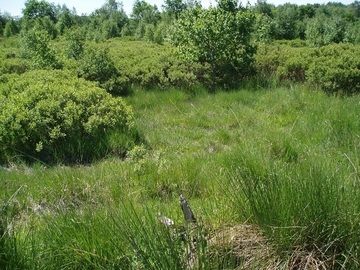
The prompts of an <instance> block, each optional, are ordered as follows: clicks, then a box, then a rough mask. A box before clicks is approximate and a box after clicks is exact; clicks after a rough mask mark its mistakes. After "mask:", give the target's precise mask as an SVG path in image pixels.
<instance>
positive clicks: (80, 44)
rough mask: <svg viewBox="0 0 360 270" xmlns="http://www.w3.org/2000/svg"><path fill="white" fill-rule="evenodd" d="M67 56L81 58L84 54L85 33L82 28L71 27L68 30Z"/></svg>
mask: <svg viewBox="0 0 360 270" xmlns="http://www.w3.org/2000/svg"><path fill="white" fill-rule="evenodd" d="M66 40H67V42H68V44H67V53H66V54H67V57H68V58H74V59H76V60H79V59H81V58H82V56H83V54H84V45H85V35H84V33H83V31H82V29H81V28H71V29H69V30H67V32H66Z"/></svg>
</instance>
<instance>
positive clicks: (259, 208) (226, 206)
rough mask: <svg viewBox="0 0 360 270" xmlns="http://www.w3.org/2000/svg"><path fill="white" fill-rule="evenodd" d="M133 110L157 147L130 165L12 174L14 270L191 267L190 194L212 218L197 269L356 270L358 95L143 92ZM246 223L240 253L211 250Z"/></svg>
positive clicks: (4, 173) (226, 246)
mask: <svg viewBox="0 0 360 270" xmlns="http://www.w3.org/2000/svg"><path fill="white" fill-rule="evenodd" d="M126 102H127V103H129V104H131V105H132V106H133V108H134V112H135V114H136V126H137V128H138V130H139V132H140V133H141V134H142V135H143V136H144V138H145V141H144V145H143V146H139V147H138V148H136V149H134V150H133V151H132V154H131V155H130V154H129V155H128V158H126V159H125V160H122V159H116V158H109V159H105V160H103V161H101V162H98V163H94V164H91V165H89V166H74V167H66V166H55V167H46V166H44V164H35V165H33V166H31V167H27V166H25V165H21V164H16V165H13V166H10V167H6V168H0V179H1V181H0V185H1V188H0V201H1V202H2V209H3V210H2V219H1V223H0V227H1V228H0V232H1V236H0V237H1V240H0V244H1V251H0V252H1V255H0V261H1V265H5V269H19V268H21V269H184V267H185V265H186V263H187V262H186V259H185V258H186V250H187V249H188V244H189V241H190V240H186V241H181V239H180V238H181V237H180V236H179V231H184V230H185V231H188V232H189V231H191V230H192V228H186V224H185V221H184V218H183V216H182V212H181V210H180V208H179V203H178V196H179V194H180V193H182V194H183V195H184V196H185V197H186V198H187V199H188V200H189V202H190V205H191V206H192V209H193V211H194V213H195V215H196V217H198V219H200V220H201V222H200V226H199V228H197V229H196V230H195V232H192V233H188V234H187V235H188V237H191V236H192V235H195V236H196V237H197V240H198V245H197V250H196V251H194V254H196V256H197V258H198V261H199V264H197V266H196V267H197V268H198V269H226V268H227V269H229V268H230V269H233V268H235V267H236V266H241V265H243V267H244V268H246V269H249V267H252V268H253V269H261V268H262V269H264V268H266V267H269V265H276V267H275V266H273V267H272V269H274V268H281V267H282V268H283V269H286V268H291V266H292V267H293V269H295V268H296V267H295V266H298V267H300V268H301V263H303V264H302V266H304V265H305V263H304V261H306V260H305V259H307V261H308V262H312V263H313V265H315V264H316V263H318V264H320V263H321V262H323V263H327V266H328V268H329V269H341V268H346V269H358V267H359V260H360V256H359V248H358V246H359V240H358V238H359V237H358V232H359V229H360V228H359V224H360V216H359V212H360V211H359V210H360V209H359V208H360V204H359V201H360V195H359V170H360V168H359V165H360V162H359V156H358V149H359V147H360V145H359V144H360V137H359V134H360V123H359V121H360V120H359V118H358V115H360V107H359V102H360V97H359V96H347V97H336V96H327V95H325V94H324V93H322V92H320V91H316V90H308V89H304V88H302V87H289V88H276V89H274V90H258V91H250V90H239V91H234V92H217V93H214V94H206V93H203V92H201V91H200V92H199V93H197V94H190V93H185V92H181V91H176V90H168V91H140V90H139V91H134V95H133V96H130V97H127V98H126ZM157 212H161V213H162V214H164V215H166V216H168V217H170V218H172V219H173V220H174V221H175V223H176V224H177V226H176V227H175V228H174V229H166V228H164V227H163V226H162V224H160V223H159V222H158V221H157V220H156V213H157ZM240 225H241V226H242V225H244V226H245V225H246V226H249V227H246V228H251V229H248V230H245V231H244V232H242V231H241V230H240V229H239V230H235V232H233V235H231V237H230V236H229V238H232V239H235V240H234V241H235V242H231V243H230V242H229V243H228V242H227V240H226V239H227V238H225V237H224V240H223V242H222V241H218V243H216V244H214V243H213V241H212V240H211V239H213V237H214V235H218V234H224V235H225V234H226V233H225V232H226V230H225V229H224V228H226V227H230V228H238V227H236V226H240ZM244 228H245V227H244ZM240 232H241V235H240ZM255 236H256V237H258V238H256V239H255V240H256V241H258V242H259V243H260V244H258V245H256V244H254V243H255V242H256V241H255V242H251V241H250V240H249V239H254V237H255ZM241 239H245V240H248V242H249V243H250V242H251V243H252V244H254V246H255V247H256V248H252V249H250V248H249V249H246V248H243V249H239V247H242V245H244V242H243V241H241ZM263 243H265V244H263ZM264 245H266V246H267V248H268V249H267V251H266V252H267V253H266V254H267V255H265V251H264V249H261V246H264ZM239 250H243V252H240V251H239ZM250 250H251V251H250ZM269 250H271V251H269ZM245 251H246V252H245ZM269 254H270V255H269ZM304 258H305V259H304ZM308 267H309V265H308Z"/></svg>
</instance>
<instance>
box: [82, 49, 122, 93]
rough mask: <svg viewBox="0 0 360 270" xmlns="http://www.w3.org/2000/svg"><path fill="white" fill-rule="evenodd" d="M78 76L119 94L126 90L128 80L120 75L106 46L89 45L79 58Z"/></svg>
mask: <svg viewBox="0 0 360 270" xmlns="http://www.w3.org/2000/svg"><path fill="white" fill-rule="evenodd" d="M78 76H79V77H82V78H84V79H86V80H88V81H93V82H97V84H98V86H99V87H101V88H104V89H105V90H106V91H107V92H109V93H112V94H116V95H121V94H126V93H127V92H128V80H127V78H126V77H124V76H121V75H120V72H119V70H118V69H117V68H116V66H115V62H114V60H113V59H112V58H111V56H110V54H109V49H108V48H95V47H89V48H87V49H86V50H85V52H84V56H83V58H82V59H81V60H80V67H79V70H78Z"/></svg>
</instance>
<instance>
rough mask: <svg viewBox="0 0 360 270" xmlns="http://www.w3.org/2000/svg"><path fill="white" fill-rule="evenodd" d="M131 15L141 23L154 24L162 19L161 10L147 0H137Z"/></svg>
mask: <svg viewBox="0 0 360 270" xmlns="http://www.w3.org/2000/svg"><path fill="white" fill-rule="evenodd" d="M131 17H132V18H134V19H135V20H136V21H137V22H139V23H144V24H154V25H156V24H157V22H158V21H159V20H160V12H159V10H158V8H157V6H156V5H153V6H152V5H150V4H149V3H147V2H146V1H143V0H136V1H135V2H134V5H133V9H132V13H131Z"/></svg>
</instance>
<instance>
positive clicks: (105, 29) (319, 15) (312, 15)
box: [0, 0, 360, 46]
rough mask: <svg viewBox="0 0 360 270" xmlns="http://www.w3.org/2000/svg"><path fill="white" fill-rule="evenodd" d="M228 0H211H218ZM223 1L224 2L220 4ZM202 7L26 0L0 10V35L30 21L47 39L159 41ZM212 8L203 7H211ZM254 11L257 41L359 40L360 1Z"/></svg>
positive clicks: (183, 0)
mask: <svg viewBox="0 0 360 270" xmlns="http://www.w3.org/2000/svg"><path fill="white" fill-rule="evenodd" d="M232 2H233V1H217V5H218V7H219V6H220V5H223V6H226V5H227V4H226V3H230V5H231V3H232ZM224 3H225V4H224ZM194 7H196V8H198V9H199V8H200V9H205V8H203V7H202V6H201V4H200V3H199V2H197V1H187V0H164V3H163V5H161V7H158V6H156V5H151V4H149V3H147V2H146V1H144V0H135V2H134V4H133V7H132V12H131V14H130V15H127V14H126V12H125V11H124V9H123V4H122V3H121V2H117V1H116V0H107V1H106V2H105V3H104V4H103V5H102V6H101V7H100V8H99V9H96V10H94V11H93V12H92V13H91V14H89V15H87V14H81V15H79V14H77V12H76V10H75V9H74V8H72V9H71V8H68V7H67V6H66V5H59V4H58V5H55V4H54V3H49V2H47V1H45V0H40V1H39V0H28V1H26V2H25V6H24V8H23V10H22V16H21V17H12V16H11V15H10V14H8V13H6V12H5V13H3V12H1V11H0V35H1V34H2V35H3V36H5V37H9V36H13V35H17V34H19V33H23V32H26V31H28V30H29V29H31V28H33V27H34V26H37V27H42V28H43V29H45V30H46V31H47V32H48V33H49V34H50V36H51V37H52V38H56V37H58V36H63V35H66V34H67V33H69V32H71V31H75V30H76V31H77V35H79V34H81V36H82V37H83V38H84V39H86V40H94V41H98V42H99V41H103V40H107V39H109V38H114V37H125V36H129V37H132V38H134V39H137V40H147V41H151V42H155V43H158V44H161V43H162V42H163V41H164V40H166V39H168V38H169V36H170V35H171V29H172V28H171V27H170V26H172V25H173V24H174V22H176V21H177V20H179V18H180V17H181V14H182V13H184V12H186V11H188V10H189V9H192V8H194ZM211 8H212V7H210V8H208V9H211ZM246 8H248V9H249V10H250V11H251V12H252V13H253V14H254V16H255V18H256V19H255V20H254V21H253V27H254V32H253V34H252V38H253V40H255V41H258V42H261V43H271V42H272V41H274V40H295V39H298V40H303V41H304V42H306V44H307V45H310V46H323V45H327V44H330V43H340V42H343V43H359V42H360V2H359V1H354V2H353V3H351V4H349V5H344V4H342V3H338V2H328V3H326V4H306V5H296V4H290V3H286V4H283V5H278V6H275V5H273V4H270V3H268V2H267V1H266V0H258V1H257V2H256V3H255V4H254V5H252V6H247V7H246Z"/></svg>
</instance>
